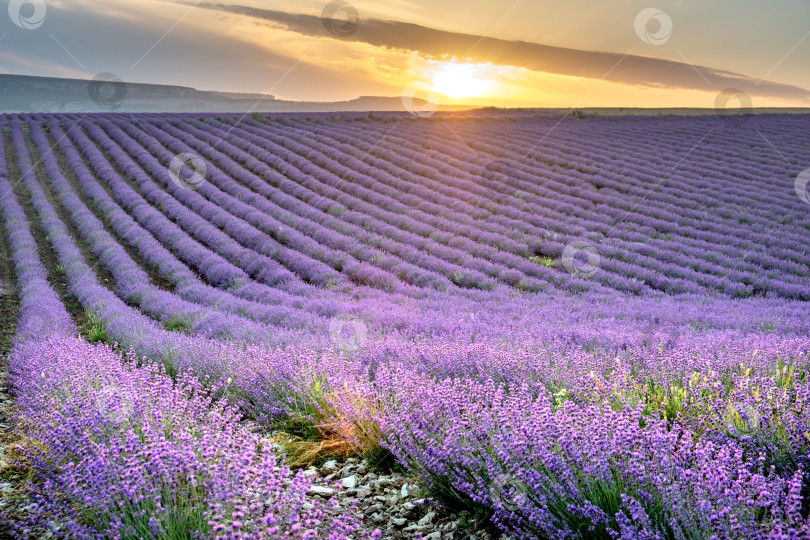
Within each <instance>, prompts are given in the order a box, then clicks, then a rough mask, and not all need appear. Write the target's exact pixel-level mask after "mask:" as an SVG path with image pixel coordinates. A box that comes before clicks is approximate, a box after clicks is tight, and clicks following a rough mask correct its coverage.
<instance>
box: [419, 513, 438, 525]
mask: <svg viewBox="0 0 810 540" xmlns="http://www.w3.org/2000/svg"><path fill="white" fill-rule="evenodd" d="M435 517H436V512H432V511H431V512H428V513H427V514H425V515H424V517H423V518H422V519H420V520H419V525H428V524H430V523H433V518H435Z"/></svg>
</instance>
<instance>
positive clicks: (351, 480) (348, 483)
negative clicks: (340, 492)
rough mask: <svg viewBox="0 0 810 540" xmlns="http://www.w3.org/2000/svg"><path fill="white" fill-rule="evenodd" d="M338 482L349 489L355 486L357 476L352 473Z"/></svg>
mask: <svg viewBox="0 0 810 540" xmlns="http://www.w3.org/2000/svg"><path fill="white" fill-rule="evenodd" d="M340 483H341V484H343V487H345V488H349V489H351V488H353V487H356V486H357V477H356V476H354V475H352V476H349V477H348V478H344V479H343V480H341V481H340Z"/></svg>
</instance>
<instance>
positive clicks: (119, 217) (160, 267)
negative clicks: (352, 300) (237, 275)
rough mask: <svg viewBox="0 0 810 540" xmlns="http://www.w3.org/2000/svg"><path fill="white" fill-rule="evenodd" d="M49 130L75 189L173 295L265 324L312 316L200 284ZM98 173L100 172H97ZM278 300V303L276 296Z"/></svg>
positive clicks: (57, 131) (298, 322)
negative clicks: (164, 283) (72, 178)
mask: <svg viewBox="0 0 810 540" xmlns="http://www.w3.org/2000/svg"><path fill="white" fill-rule="evenodd" d="M74 129H76V128H74ZM49 130H50V132H51V133H52V134H53V136H54V138H55V140H56V142H57V144H58V145H59V149H60V151H61V152H62V155H63V156H64V159H65V162H66V164H67V167H68V168H69V169H70V171H71V172H72V174H74V175H75V184H76V185H77V187H78V190H80V192H82V193H83V194H84V195H85V196H86V197H87V198H88V199H89V200H90V201H91V204H92V205H93V206H94V207H95V208H97V210H98V211H99V213H100V214H101V215H103V216H104V218H105V221H106V222H107V223H108V224H109V226H110V228H111V229H112V230H113V232H114V233H115V234H116V236H117V237H118V238H120V239H121V241H122V243H126V244H128V245H130V246H133V247H134V248H135V249H136V250H137V251H138V254H139V255H140V256H141V257H142V259H143V260H144V261H146V262H147V263H148V264H149V265H150V266H151V267H152V268H154V269H155V270H156V271H157V272H158V274H159V276H160V277H161V278H162V279H164V280H166V281H167V282H169V283H171V284H172V285H173V286H174V290H175V292H176V294H178V295H179V296H180V297H181V298H183V299H185V300H188V301H191V302H194V303H196V304H201V305H209V306H212V307H216V308H217V309H221V310H224V311H228V312H230V313H234V314H242V315H245V316H247V317H249V318H251V319H253V320H256V321H260V322H264V323H267V324H275V325H286V326H303V325H304V324H305V323H306V322H307V321H308V320H311V319H312V318H313V315H312V314H308V313H303V312H301V310H299V309H295V308H291V307H286V306H275V307H269V306H266V305H263V304H261V303H257V302H252V301H249V300H245V299H242V298H239V297H236V296H233V295H230V294H228V293H226V292H224V291H221V290H219V289H216V288H214V287H211V286H210V285H206V284H204V283H202V282H201V281H200V280H199V279H198V278H197V276H196V274H195V273H194V272H192V271H191V270H190V269H189V268H188V267H187V266H186V265H184V264H183V263H182V262H181V261H180V260H178V259H177V258H176V257H175V256H174V255H173V254H172V253H171V252H170V251H169V250H168V249H166V248H165V247H164V246H163V245H162V244H160V243H159V242H158V241H157V239H156V238H155V237H154V236H152V235H151V234H149V232H148V231H146V230H144V229H143V228H142V227H140V225H139V224H138V223H137V222H136V221H135V220H134V219H132V218H131V217H130V216H129V214H128V213H127V212H125V211H124V210H123V209H122V208H121V207H120V206H119V205H117V204H116V203H115V202H114V201H113V199H112V198H111V197H110V196H109V195H108V194H107V192H106V191H105V190H104V189H103V188H102V187H101V186H100V185H99V184H98V182H97V181H96V179H95V178H94V177H93V175H92V174H91V172H90V171H89V169H88V168H87V166H86V165H85V162H84V160H83V159H82V158H81V156H80V154H79V153H78V151H77V150H76V148H75V147H74V146H73V144H72V143H71V142H70V140H69V139H68V137H67V136H66V134H65V133H64V132H63V131H62V129H61V128H60V127H59V126H57V125H55V124H53V123H52V124H49ZM85 153H86V154H87V155H92V152H91V151H89V150H87V149H86V150H85ZM99 172H100V173H101V171H99ZM278 303H281V300H280V299H279V301H278Z"/></svg>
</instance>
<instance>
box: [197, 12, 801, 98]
mask: <svg viewBox="0 0 810 540" xmlns="http://www.w3.org/2000/svg"><path fill="white" fill-rule="evenodd" d="M198 7H201V8H205V9H209V10H215V11H221V12H228V13H234V14H240V15H245V16H248V17H252V18H255V19H261V20H264V21H268V22H271V23H275V24H277V25H279V26H282V27H284V28H286V29H288V30H291V31H294V32H298V33H300V34H304V35H308V36H313V37H327V38H334V39H343V40H346V41H354V42H361V43H366V44H369V45H373V46H377V47H386V48H391V49H403V50H409V51H418V52H420V53H422V54H424V55H428V56H434V57H442V56H455V57H457V58H459V59H467V58H471V59H472V60H474V61H476V62H491V63H493V64H500V65H510V66H517V67H523V68H526V69H529V70H532V71H539V72H546V73H553V74H557V75H566V76H574V77H584V78H589V79H604V80H606V81H611V82H617V83H623V84H629V85H634V86H644V87H653V88H672V89H690V90H698V91H707V92H715V93H719V92H721V91H723V90H725V89H728V88H735V89H737V90H740V91H742V92H744V93H746V94H748V95H750V96H760V97H766V98H776V99H784V100H799V101H808V102H810V91H808V90H806V89H804V88H800V87H797V86H792V85H788V84H780V83H776V82H771V81H759V80H758V79H755V78H752V77H749V76H747V75H743V74H740V73H734V72H731V71H725V70H720V69H715V68H710V67H704V66H695V65H691V64H688V63H685V62H680V61H676V60H668V59H663V58H653V57H647V56H639V55H633V54H626V55H625V54H619V53H614V52H598V51H586V50H579V49H571V48H565V47H555V46H550V45H542V44H539V43H529V42H525V41H510V40H504V39H498V38H492V37H485V36H477V35H470V34H461V33H457V32H448V31H445V30H439V29H435V28H428V27H425V26H421V25H418V24H412V23H404V22H397V21H390V20H380V19H362V20H361V21H360V23H359V24H358V26H357V28H356V30H354V31H353V32H352V33H351V34H350V35H346V36H343V37H336V36H334V35H333V34H332V33H330V32H329V31H328V30H327V29H326V27H325V26H324V24H323V23H322V21H321V18H320V17H318V16H315V15H306V14H295V13H286V12H281V11H273V10H268V9H259V8H253V7H248V6H240V5H224V4H210V3H209V4H198Z"/></svg>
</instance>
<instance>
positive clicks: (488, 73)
mask: <svg viewBox="0 0 810 540" xmlns="http://www.w3.org/2000/svg"><path fill="white" fill-rule="evenodd" d="M3 3H4V4H6V5H5V6H3V7H4V8H7V9H3V10H2V11H0V19H1V21H0V36H3V38H2V40H0V71H2V72H3V73H16V74H27V75H43V76H54V77H75V78H83V79H90V78H92V77H94V76H95V75H97V74H98V73H101V72H108V73H112V74H115V75H117V76H118V77H120V78H121V79H122V80H124V81H129V82H149V83H160V84H176V85H183V86H192V87H195V88H198V89H201V90H222V91H232V92H256V93H268V94H272V95H275V96H277V97H279V98H283V99H293V100H315V101H339V100H347V99H353V98H356V97H358V96H367V95H380V96H397V95H401V94H402V93H403V91H405V92H407V91H413V89H414V88H416V89H418V90H419V91H420V92H423V93H427V94H428V95H437V96H440V99H441V100H442V102H447V103H470V104H480V105H500V106H535V107H589V106H610V107H612V106H641V107H665V106H666V107H669V106H690V107H713V106H714V105H715V101H716V98H717V96H718V94H719V93H720V92H721V91H723V90H724V89H727V88H735V89H738V90H740V91H741V92H744V93H745V94H747V95H749V96H750V98H751V101H752V103H753V105H754V106H760V107H765V106H810V91H809V90H808V89H810V70H809V69H807V67H808V65H810V2H807V1H806V0H778V1H774V2H762V1H755V0H720V1H712V2H698V1H696V0H680V1H661V2H657V3H655V4H652V3H649V2H647V1H646V0H644V1H638V0H598V1H597V0H591V1H585V0H570V1H567V2H560V1H550V0H548V1H546V0H544V1H540V0H522V1H521V0H517V1H515V0H506V1H486V2H476V1H471V0H464V1H462V0H392V1H388V2H374V1H368V0H351V2H349V3H348V4H346V3H343V4H329V3H328V2H323V1H309V0H299V1H289V0H278V1H275V0H265V1H253V0H232V1H229V0H219V2H217V3H209V2H205V1H202V2H173V1H163V0H105V1H104V2H99V1H97V0H93V1H90V0H45V1H44V3H43V2H42V1H41V0H11V1H10V2H9V1H7V0H4V2H3ZM43 5H44V8H43V7H42V6H43ZM325 9H326V14H327V15H329V14H331V15H332V18H333V22H331V23H330V19H329V18H328V17H327V18H326V19H324V13H325ZM6 12H8V16H6V15H5V14H6ZM15 17H17V20H16V21H15V20H14V18H15ZM355 17H356V18H355ZM324 22H326V24H324ZM26 26H27V27H28V28H25V27H26ZM408 89H410V90H408Z"/></svg>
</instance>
